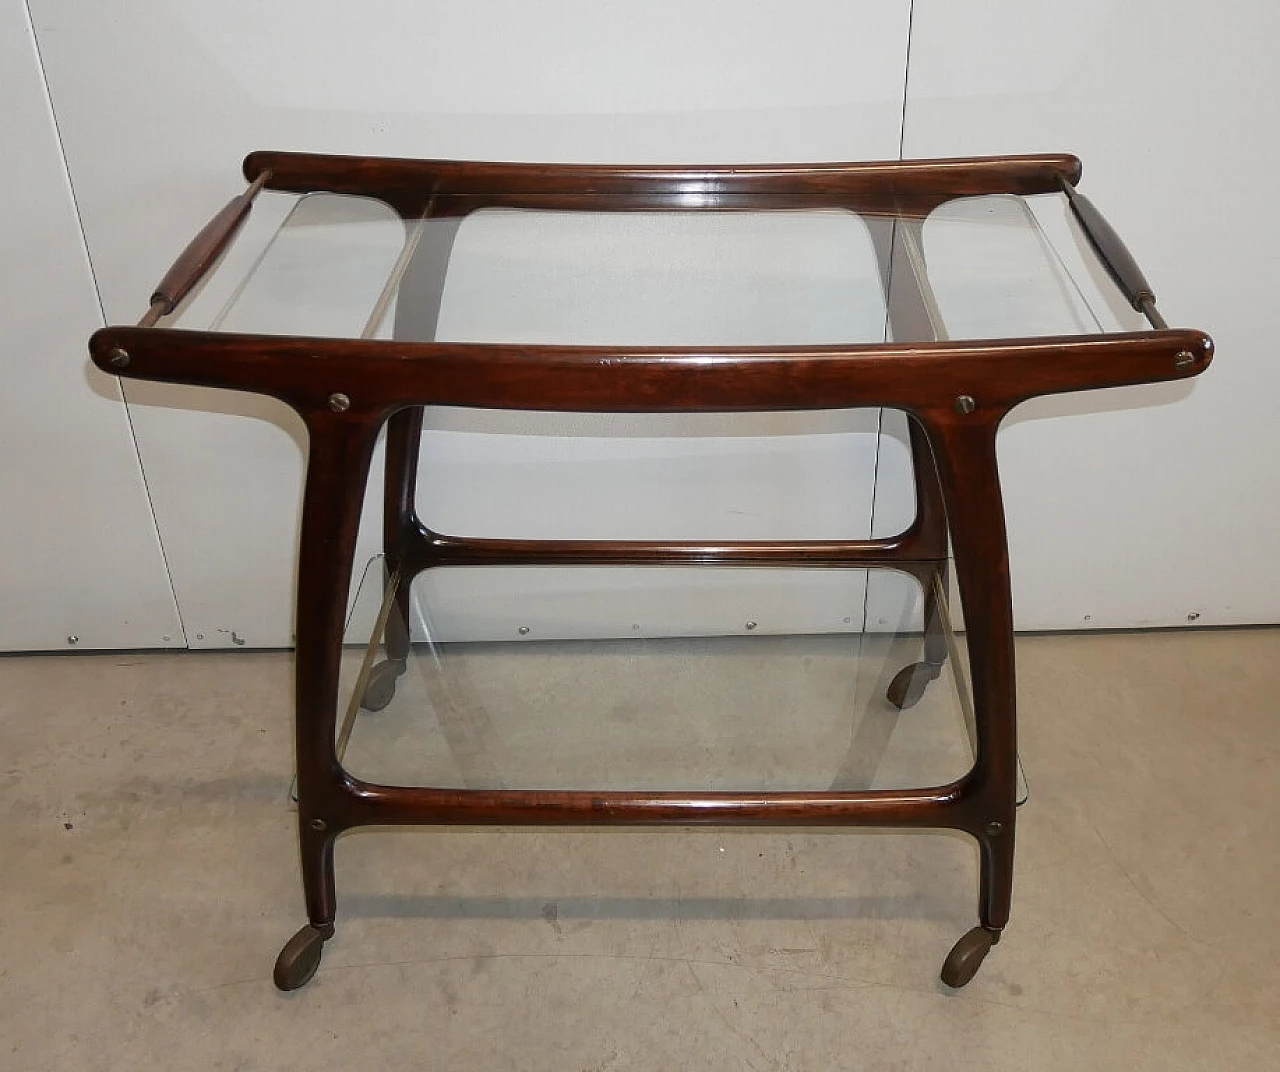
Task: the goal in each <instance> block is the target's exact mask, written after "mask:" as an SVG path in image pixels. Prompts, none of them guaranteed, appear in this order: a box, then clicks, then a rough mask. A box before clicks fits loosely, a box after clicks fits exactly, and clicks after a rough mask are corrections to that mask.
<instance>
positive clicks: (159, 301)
mask: <svg viewBox="0 0 1280 1072" xmlns="http://www.w3.org/2000/svg"><path fill="white" fill-rule="evenodd" d="M270 177H271V172H270V171H263V172H262V173H261V174H260V175H259V176H258V177H257V178H256V179H254V181H253V183H252V185H250V186H249V188H248V189H247V190H245V192H244V193H242V194H238V195H236V196H235V197H233V198H232V199H231V200H230V201H228V202H227V203H226V205H224V206H223V208H222V210H221V211H220V212H219V213H218V214H217V215H216V216H214V217H213V219H211V220H210V221H209V222H208V223H206V224H205V225H204V226H203V227H202V228H201V229H200V233H199V234H197V235H196V236H195V238H193V239H192V240H191V241H190V242H189V243H187V248H186V249H184V250H183V251H182V252H181V253H180V254H178V258H177V260H175V261H174V262H173V264H171V265H170V266H169V270H168V271H167V272H165V274H164V278H163V279H161V280H160V282H159V283H158V284H156V289H155V291H154V292H153V293H152V295H151V308H150V310H148V312H147V315H146V316H145V317H143V323H144V324H145V325H146V326H150V325H151V324H154V323H155V322H156V321H157V320H159V319H160V317H162V316H168V315H169V314H170V313H172V312H173V311H174V309H176V308H177V307H178V304H179V303H180V302H181V301H182V299H183V298H185V297H186V296H187V295H188V294H190V293H191V288H192V287H194V286H195V285H196V284H197V283H198V282H200V280H201V279H202V278H204V275H205V273H206V272H208V271H209V269H210V268H211V267H212V266H213V264H214V263H215V262H216V261H217V259H218V258H219V257H220V256H222V254H223V252H224V251H225V250H226V248H227V246H229V245H230V244H231V240H232V239H233V238H235V236H236V233H237V232H238V231H239V230H240V227H241V225H242V224H243V223H244V221H245V218H246V217H247V216H248V215H249V209H250V208H251V207H252V206H253V201H254V198H256V197H257V196H258V191H260V190H261V189H262V187H263V185H264V184H265V183H266V181H267V180H268V179H269V178H270Z"/></svg>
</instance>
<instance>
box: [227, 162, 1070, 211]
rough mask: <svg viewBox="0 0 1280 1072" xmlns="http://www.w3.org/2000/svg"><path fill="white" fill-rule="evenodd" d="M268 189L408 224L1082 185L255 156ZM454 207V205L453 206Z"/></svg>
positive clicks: (1054, 173)
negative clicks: (482, 213)
mask: <svg viewBox="0 0 1280 1072" xmlns="http://www.w3.org/2000/svg"><path fill="white" fill-rule="evenodd" d="M265 171H270V172H271V178H270V179H269V180H268V187H269V188H270V189H273V190H291V191H294V192H297V193H303V192H307V191H312V190H328V191H331V192H333V193H344V194H357V195H361V196H364V197H376V198H380V199H381V200H383V201H386V202H387V203H388V204H390V205H392V206H394V207H395V208H396V209H397V211H399V212H400V213H401V214H402V215H405V216H408V217H412V216H420V215H422V213H423V212H424V211H425V210H426V207H427V205H428V204H429V203H430V202H431V201H432V199H435V200H436V205H435V207H434V208H433V212H434V213H435V214H437V215H449V214H457V213H465V212H468V211H472V210H474V209H476V208H483V207H493V206H504V207H521V206H523V207H530V208H544V209H553V208H554V209H576V210H583V209H593V210H596V211H635V210H639V209H648V210H663V209H683V210H689V211H702V210H706V209H716V208H751V207H755V208H760V209H764V208H785V207H797V206H808V207H814V208H817V207H824V206H837V207H844V208H849V209H851V210H853V211H857V212H865V213H885V214H888V213H894V212H900V211H904V210H907V211H911V212H918V213H921V214H923V213H927V212H928V211H929V210H930V209H932V208H934V207H936V206H937V205H939V204H941V203H942V202H943V201H946V200H949V199H951V198H955V197H970V196H976V195H979V194H996V193H1015V194H1037V193H1049V192H1051V191H1055V190H1057V189H1058V181H1059V177H1062V178H1065V179H1066V180H1067V181H1069V182H1071V183H1075V182H1078V181H1079V178H1080V161H1079V160H1078V159H1077V158H1076V157H1074V156H1071V155H1070V154H1067V153H1053V154H1043V155H1035V156H1002V157H961V158H955V159H946V160H906V161H900V160H892V161H880V162H872V163H857V164H855V163H813V164H735V165H714V166H701V165H699V166H692V165H685V166H665V167H655V166H649V165H637V166H618V165H604V164H568V165H566V164H508V163H489V162H465V161H457V160H403V159H394V158H379V157H358V156H329V155H323V154H319V153H281V152H266V151H260V152H255V153H250V154H249V155H248V156H247V157H246V158H245V161H244V174H245V177H246V178H248V179H256V178H257V177H258V176H259V175H261V174H262V173H263V172H265ZM446 206H448V207H446Z"/></svg>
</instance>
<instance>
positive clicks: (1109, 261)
mask: <svg viewBox="0 0 1280 1072" xmlns="http://www.w3.org/2000/svg"><path fill="white" fill-rule="evenodd" d="M1060 182H1061V185H1062V191H1063V193H1065V194H1066V195H1067V200H1068V201H1069V202H1070V204H1071V211H1072V213H1073V214H1074V215H1075V218H1076V219H1077V220H1078V221H1079V223H1080V227H1081V229H1082V230H1083V231H1084V235H1085V237H1086V238H1087V239H1088V240H1089V245H1091V246H1092V247H1093V249H1094V252H1095V253H1097V254H1098V257H1099V259H1101V261H1102V266H1103V267H1104V268H1106V270H1107V274H1108V275H1109V276H1111V278H1112V280H1113V281H1114V282H1115V284H1116V286H1118V287H1119V288H1120V291H1121V293H1122V294H1124V296H1125V300H1126V301H1127V302H1128V303H1129V304H1130V305H1132V306H1133V308H1134V309H1135V310H1136V311H1137V312H1140V313H1141V312H1145V311H1146V307H1147V306H1154V305H1155V300H1156V295H1155V291H1153V290H1152V289H1151V284H1150V283H1148V282H1147V277H1146V276H1144V275H1143V274H1142V269H1141V268H1139V267H1138V262H1137V261H1135V260H1134V259H1133V254H1132V253H1130V252H1129V250H1128V247H1126V246H1125V244H1124V240H1123V239H1121V237H1120V236H1119V235H1118V234H1116V231H1115V228H1114V227H1112V226H1111V224H1109V223H1108V222H1107V219H1106V217H1105V216H1103V214H1102V213H1101V212H1099V211H1098V208H1097V206H1096V205H1095V204H1094V203H1093V202H1092V201H1090V200H1089V199H1088V198H1087V197H1085V196H1084V194H1082V193H1078V192H1077V191H1076V189H1075V187H1074V186H1072V185H1071V183H1069V182H1067V181H1066V180H1065V179H1062V180H1060Z"/></svg>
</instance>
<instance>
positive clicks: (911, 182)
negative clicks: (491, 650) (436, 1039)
mask: <svg viewBox="0 0 1280 1072" xmlns="http://www.w3.org/2000/svg"><path fill="white" fill-rule="evenodd" d="M245 170H246V175H248V176H249V177H250V178H253V179H255V180H256V181H259V182H261V181H264V176H265V175H266V174H267V172H268V170H269V171H270V172H271V177H270V180H269V184H270V186H271V187H272V188H274V189H282V190H296V191H310V190H332V191H334V192H339V193H348V194H358V195H364V196H372V197H380V198H382V199H384V200H386V201H388V202H389V203H391V204H392V205H393V206H395V207H396V208H397V210H398V211H400V212H401V213H402V214H403V215H405V216H406V217H411V216H414V215H420V214H422V213H423V212H426V211H428V209H429V210H430V213H431V214H432V215H443V216H446V217H451V216H452V217H457V216H460V215H463V214H465V213H466V212H469V211H471V210H473V209H474V208H477V207H483V206H486V205H497V204H501V205H536V206H539V207H555V208H566V209H588V208H603V209H608V210H611V211H612V210H618V211H627V210H634V209H640V208H661V209H712V210H714V209H720V208H726V207H750V208H755V209H761V210H763V209H771V208H779V207H791V206H794V205H798V204H799V205H826V204H830V205H839V206H842V207H845V208H851V209H854V210H857V211H860V212H863V213H869V214H873V215H874V214H876V213H892V214H894V219H893V220H891V221H890V220H876V221H873V222H874V224H875V226H873V228H872V234H873V241H874V243H875V248H876V250H877V256H878V257H879V258H880V262H881V275H882V279H883V280H884V283H885V286H886V289H888V290H891V291H892V294H891V301H890V316H891V321H892V325H893V333H894V337H895V339H897V340H898V341H896V342H892V343H888V342H886V343H872V344H861V345H849V346H818V347H812V346H810V347H769V348H706V347H699V348H696V349H690V348H679V347H668V348H635V347H556V346H519V345H480V344H462V343H437V342H432V341H430V340H431V339H432V338H434V332H435V316H436V312H437V311H438V304H439V295H440V291H441V288H442V287H443V279H444V265H445V264H446V263H447V258H448V245H449V242H450V241H451V240H452V234H453V231H452V230H449V229H447V228H445V229H443V230H441V231H440V232H439V234H440V235H441V236H444V237H440V238H438V239H433V241H436V242H437V244H438V248H435V249H432V248H427V249H426V250H424V251H423V252H422V253H421V255H420V256H419V257H416V258H415V260H414V261H413V262H412V263H411V265H410V268H409V272H408V274H407V276H406V279H407V280H411V288H412V290H413V292H414V293H415V295H417V296H422V295H425V298H424V300H423V301H421V302H420V303H418V304H417V305H414V304H413V303H405V304H404V305H403V306H402V307H401V308H400V309H399V311H398V316H397V336H398V338H397V339H396V340H394V341H388V340H344V339H325V338H297V337H288V338H282V337H277V336H262V335H226V334H220V333H204V332H187V331H176V330H169V329H158V330H157V329H144V328H127V327H111V328H104V329H102V330H101V331H99V332H97V333H95V335H94V336H93V339H92V340H91V343H90V351H91V354H92V357H93V361H94V363H95V364H96V365H97V366H98V367H99V368H102V369H103V370H104V371H106V372H110V373H114V374H119V375H124V376H128V377H133V378H138V379H149V380H159V381H165V382H173V383H184V384H194V385H201V386H207V387H217V388H226V389H232V390H242V391H254V392H258V393H262V394H267V395H271V396H273V397H276V398H278V399H280V400H282V401H284V402H285V403H287V404H288V405H290V406H292V407H293V408H294V409H295V410H297V411H298V413H300V414H301V416H302V418H303V420H304V422H305V423H306V426H307V429H308V433H309V436H310V457H309V462H308V469H307V487H306V496H305V505H304V511H303V523H302V534H301V540H300V552H299V584H298V622H297V721H296V731H295V732H296V754H297V764H298V800H299V845H300V850H301V854H302V872H303V886H304V891H305V894H306V900H307V913H308V917H309V920H310V925H309V927H308V928H304V929H303V931H301V932H299V934H298V935H296V936H295V938H294V939H293V940H291V943H290V945H288V946H286V949H285V951H284V953H282V960H281V962H280V963H278V964H277V981H278V982H279V983H280V985H282V986H287V987H293V986H297V985H302V983H303V982H305V981H306V978H309V977H310V972H311V971H313V970H314V967H315V965H316V964H317V963H318V959H319V947H320V945H321V944H322V943H323V941H324V940H326V939H327V938H328V937H329V936H330V935H332V933H333V921H334V918H335V914H336V908H337V904H336V894H335V887H334V871H333V844H334V839H335V837H336V836H337V835H338V834H339V833H341V832H342V831H343V830H346V829H350V828H352V827H355V826H362V825H378V824H420V823H434V824H459V823H461V824H477V823H499V824H533V823H537V824H541V823H556V824H562V823H571V824H617V823H627V824H661V823H678V824H681V825H686V824H692V823H724V824H775V823H788V824H797V825H841V826H911V827H937V828H952V829H958V830H963V831H966V832H968V833H969V834H971V835H972V836H973V837H974V838H975V839H976V840H977V842H978V846H979V851H980V876H981V883H980V886H981V889H980V905H979V916H980V921H981V928H980V929H979V930H977V931H974V932H970V934H969V935H967V936H966V937H965V938H964V939H962V940H961V943H960V944H959V945H958V946H957V950H956V951H955V952H954V953H953V956H952V957H951V958H948V968H947V969H946V973H945V975H944V978H945V979H946V980H948V981H950V982H951V984H952V985H963V982H964V981H967V979H968V978H969V977H970V976H971V975H972V973H973V971H974V970H976V966H977V964H978V963H980V962H981V957H982V955H985V952H986V950H987V949H989V948H990V946H991V945H992V944H994V942H995V941H996V940H997V939H998V937H999V934H1000V931H1001V929H1002V928H1003V927H1004V925H1005V923H1006V922H1007V920H1008V916H1009V904H1010V895H1011V887H1012V874H1013V845H1014V823H1015V814H1014V799H1015V794H1016V768H1017V755H1016V748H1017V736H1016V696H1015V688H1014V658H1013V654H1014V653H1013V634H1012V626H1013V623H1012V610H1011V604H1010V587H1009V563H1008V552H1007V544H1006V538H1005V527H1004V512H1003V505H1002V501H1001V494H1000V484H999V475H998V468H997V460H996V449H995V443H996V433H997V430H998V428H999V425H1000V422H1001V420H1002V419H1003V418H1004V416H1005V415H1006V414H1007V413H1008V412H1009V410H1010V409H1012V408H1013V407H1014V406H1016V405H1018V404H1019V403H1020V402H1022V401H1025V400H1027V399H1030V398H1035V397H1038V396H1041V395H1046V394H1053V393H1059V392H1067V391H1083V390H1091V389H1095V388H1102V387H1113V386H1121V385H1129V384H1140V383H1155V382H1160V381H1168V380H1175V379H1184V378H1187V377H1190V376H1194V375H1198V374H1199V373H1201V372H1203V371H1204V369H1205V368H1207V367H1208V365H1209V363H1210V361H1211V360H1212V357H1213V344H1212V342H1211V341H1210V339H1209V338H1208V336H1206V335H1204V334H1203V333H1202V332H1198V331H1193V330H1159V331H1151V332H1135V333H1128V334H1119V335H1097V336H1064V337H1060V338H1025V339H995V340H985V341H962V342H950V341H938V340H936V339H935V338H934V336H933V327H932V326H931V324H930V323H929V319H928V315H927V314H928V302H927V301H926V296H925V295H924V294H922V293H920V292H919V291H918V290H915V291H913V290H912V289H911V288H910V287H909V286H907V284H908V283H909V282H910V278H911V273H909V272H907V271H906V270H905V266H904V265H903V264H902V263H901V262H900V261H897V260H896V259H895V258H896V257H897V254H896V253H895V250H897V249H898V246H899V244H900V240H901V239H902V237H903V234H904V233H905V232H903V231H902V230H901V228H904V227H918V223H917V222H913V221H917V220H918V217H920V216H922V215H924V214H925V213H927V212H928V211H929V210H930V209H931V208H932V207H935V206H936V205H938V204H941V203H942V202H944V201H946V200H948V199H950V198H954V197H961V196H970V195H976V194H987V193H998V192H1010V193H1024V194H1025V193H1039V192H1049V191H1051V190H1056V189H1058V188H1059V184H1060V183H1066V184H1074V183H1075V182H1076V181H1078V179H1079V172H1080V166H1079V161H1078V160H1076V159H1075V158H1074V157H1071V156H1066V155H1051V156H1037V157H1012V158H982V159H971V160H947V161H909V162H905V163H897V162H891V163H875V164H807V165H754V166H744V167H670V168H653V167H635V168H628V167H606V166H593V165H586V166H572V167H559V166H553V165H541V164H479V163H460V162H453V161H406V160H379V159H363V158H352V157H326V156H316V155H311V154H284V153H255V154H252V155H251V156H250V157H249V158H248V159H247V160H246V161H245ZM233 204H234V203H233ZM229 208H230V206H229ZM239 212H240V209H238V208H237V209H236V210H235V212H228V211H225V210H224V214H223V215H222V216H220V217H219V219H220V220H222V223H221V224H220V225H219V226H218V227H216V228H215V227H214V225H213V224H211V225H210V228H213V230H212V231H211V230H210V228H206V231H209V233H210V237H207V238H202V239H199V240H198V241H197V243H196V244H195V245H196V246H199V247H200V249H201V250H204V252H203V253H199V254H196V253H193V254H191V255H190V256H188V257H185V262H186V267H185V268H184V271H182V272H180V273H178V275H179V276H180V279H179V282H182V281H183V280H187V279H188V278H189V277H194V278H198V275H199V270H198V265H199V264H200V263H205V261H206V260H209V259H212V258H213V257H216V255H217V253H216V249H215V248H214V247H218V248H220V246H218V243H217V242H216V241H214V238H213V237H212V236H213V235H214V234H215V232H216V233H217V234H221V233H222V231H224V230H226V229H227V225H228V224H229V225H230V228H231V229H232V230H233V229H234V226H235V225H236V224H235V221H236V218H238V217H237V216H236V213H239ZM241 215H242V213H241ZM1086 215H1087V213H1086ZM216 222H217V221H215V223H216ZM1091 223H1092V224H1094V225H1095V226H1094V230H1095V231H1096V221H1092V220H1091ZM1103 245H1104V246H1107V245H1108V242H1103ZM206 266H207V265H206ZM1135 267H1136V266H1135ZM1127 278H1128V279H1129V281H1130V282H1133V277H1132V276H1131V275H1128V276H1127ZM1143 282H1145V281H1143ZM170 296H172V295H170ZM166 300H167V299H166ZM175 300H177V299H175ZM433 303H434V304H433ZM415 309H417V310H418V311H417V312H416V313H415V312H414V310H415ZM415 316H416V317H417V320H414V317H415ZM424 406H470V407H483V408H500V409H528V410H551V411H562V412H563V411H594V412H669V413H692V412H715V411H753V410H754V411H768V410H816V409H830V408H845V407H852V406H881V407H887V408H893V409H900V410H903V411H904V412H906V413H907V414H908V416H909V417H910V419H911V426H910V428H911V430H910V444H911V448H912V452H913V456H914V461H913V473H914V476H915V481H916V502H917V516H916V519H915V521H914V522H913V523H912V525H911V526H909V527H908V528H907V530H906V531H904V532H902V533H900V534H898V535H897V536H895V537H892V538H889V539H879V540H861V541H830V540H828V541H821V540H811V541H748V542H664V541H584V540H578V541H575V540H557V541H545V540H541V541H539V540H493V539H484V538H477V537H458V536H450V535H445V534H440V533H435V532H431V531H429V530H428V529H426V528H425V527H424V526H423V525H422V523H421V522H420V520H419V519H418V516H417V513H416V509H415V503H414V491H415V484H416V466H417V451H418V449H419V444H418V440H419V437H420V433H421V428H422V419H423V418H422V414H423V409H422V407H424ZM384 424H388V426H389V436H388V462H387V470H386V478H385V480H386V483H385V489H384V505H385V522H384V544H385V548H386V552H387V558H388V564H389V567H390V572H391V573H393V574H394V575H395V576H396V577H398V578H399V581H400V590H399V591H398V592H397V604H398V612H397V614H396V615H394V616H393V618H394V619H395V622H394V629H393V624H392V623H389V625H388V636H387V646H388V654H389V655H390V656H391V657H392V659H397V658H403V656H404V655H406V654H407V651H408V621H407V616H408V584H409V582H410V580H411V579H412V577H413V575H414V574H415V573H417V572H419V571H421V570H423V569H428V568H431V567H434V566H440V565H481V564H498V563H502V564H535V563H556V564H605V563H608V564H631V565H636V564H659V563H661V564H676V565H679V564H686V565H687V564H693V563H697V564H718V565H743V564H755V565H778V564H789V565H797V566H805V567H839V566H850V565H867V566H887V567H890V568H894V569H899V570H902V571H905V572H908V573H911V574H912V575H914V576H916V577H917V578H919V579H921V583H922V584H926V582H931V581H932V579H933V578H935V577H938V576H941V577H942V578H943V581H944V583H945V570H946V561H947V546H948V534H949V536H950V541H951V546H952V548H953V549H954V555H955V568H956V576H957V580H958V583H959V588H960V592H961V596H962V599H963V601H964V609H965V619H966V624H967V629H968V649H969V652H968V661H969V672H970V677H971V681H972V686H973V701H974V718H975V731H976V741H977V756H976V760H975V763H974V765H973V768H972V769H971V770H970V771H969V772H968V773H967V774H966V775H965V776H964V777H962V778H960V779H958V780H957V781H955V782H952V783H950V784H948V785H945V786H936V787H929V788H923V789H914V790H902V791H858V792H828V793H728V792H697V791H690V792H683V793H652V792H616V791H615V792H590V791H577V792H566V791H557V790H543V791H500V790H483V791H481V790H465V789H450V788H433V787H395V786H384V785H377V784H373V783H370V782H365V781H361V780H358V779H355V778H353V777H352V776H351V775H350V774H349V773H348V772H346V771H345V770H344V769H343V768H342V765H341V764H340V762H339V760H338V756H337V753H336V749H335V743H334V741H335V728H336V718H337V685H338V667H339V659H340V655H341V644H342V633H343V620H342V618H343V611H344V609H345V600H344V596H345V594H346V592H347V591H348V586H349V583H350V578H351V569H352V556H353V554H354V549H355V540H356V533H357V530H358V527H359V520H360V510H361V505H362V501H363V495H364V487H365V481H366V479H367V475H368V471H369V462H370V457H371V455H372V451H373V444H374V441H375V439H376V437H377V434H378V432H379V430H380V428H381V427H382V426H383V425H384ZM938 598H939V597H938V596H937V594H936V592H935V591H934V589H933V587H932V585H931V583H930V584H927V587H926V610H925V631H926V636H925V660H926V661H925V664H924V665H926V667H938V666H941V664H942V661H943V659H944V658H945V651H944V650H943V646H942V644H941V632H940V617H941V614H940V607H939V604H938Z"/></svg>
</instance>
